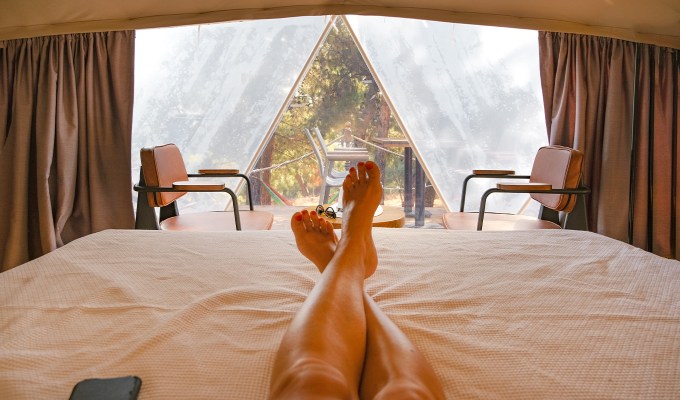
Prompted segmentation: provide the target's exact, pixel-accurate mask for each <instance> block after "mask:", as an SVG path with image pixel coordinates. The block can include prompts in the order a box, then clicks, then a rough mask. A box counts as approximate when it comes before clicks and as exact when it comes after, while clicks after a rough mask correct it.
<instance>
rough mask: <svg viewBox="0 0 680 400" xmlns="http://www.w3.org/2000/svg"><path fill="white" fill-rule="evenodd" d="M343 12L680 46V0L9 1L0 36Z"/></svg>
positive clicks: (0, 23)
mask: <svg viewBox="0 0 680 400" xmlns="http://www.w3.org/2000/svg"><path fill="white" fill-rule="evenodd" d="M342 14H359V15H384V16H394V17H409V18H421V19H431V20H440V21H448V22H461V23H469V24H481V25H495V26H506V27H515V28H526V29H537V30H547V31H556V32H571V33H584V34H590V35H600V36H609V37H616V38H621V39H626V40H631V41H637V42H645V43H652V44H658V45H662V46H669V47H675V48H680V2H678V1H677V0H646V1H639V0H616V1H613V0H573V1H569V2H565V1H562V0H518V1H507V0H477V1H468V0H420V1H417V2H416V1H407V0H391V1H390V0H378V1H367V0H352V1H342V0H336V1H332V0H331V1H327V0H297V1H295V0H292V1H291V0H284V1H280V0H229V1H227V0H204V1H195V2H187V1H185V0H165V1H158V0H120V1H115V2H111V1H107V0H64V1H58V2H57V1H52V0H5V1H3V4H2V13H0V40H1V39H10V38H22V37H31V36H42V35H50V34H63V33H75V32H93V31H107V30H117V29H139V28H151V27H161V26H177V25H189V24H198V23H210V22H218V21H231V20H244V19H261V18H283V17H292V16H302V15H342Z"/></svg>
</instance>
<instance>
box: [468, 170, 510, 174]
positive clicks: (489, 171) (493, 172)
mask: <svg viewBox="0 0 680 400" xmlns="http://www.w3.org/2000/svg"><path fill="white" fill-rule="evenodd" d="M472 174H473V175H515V171H513V170H511V169H473V170H472Z"/></svg>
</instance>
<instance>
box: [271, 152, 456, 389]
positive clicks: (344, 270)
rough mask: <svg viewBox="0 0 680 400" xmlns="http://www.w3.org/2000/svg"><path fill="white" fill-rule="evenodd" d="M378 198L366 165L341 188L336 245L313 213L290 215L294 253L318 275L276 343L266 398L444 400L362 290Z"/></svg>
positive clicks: (427, 370) (373, 173) (371, 256)
mask: <svg viewBox="0 0 680 400" xmlns="http://www.w3.org/2000/svg"><path fill="white" fill-rule="evenodd" d="M381 197H382V187H381V186H380V171H379V169H378V167H377V165H375V164H374V163H372V162H370V161H369V162H367V163H366V164H364V163H360V164H359V165H358V167H357V169H354V168H352V169H351V170H350V174H349V176H348V177H347V179H346V180H345V182H344V184H343V205H344V210H343V220H344V221H343V222H344V223H343V228H342V229H343V231H342V232H343V234H342V237H341V238H340V240H338V239H337V236H336V235H335V233H334V231H333V227H332V225H331V224H330V223H329V222H328V221H325V220H323V219H320V218H319V217H318V216H317V215H316V213H314V212H312V213H311V214H310V213H307V212H305V211H303V212H302V213H296V214H295V215H293V218H292V219H291V227H292V229H293V232H294V234H295V239H296V242H297V246H298V249H299V250H300V252H301V253H302V254H303V255H304V256H306V257H307V258H308V259H310V260H311V261H312V262H313V263H314V264H315V265H316V266H317V268H318V269H319V270H320V271H321V272H322V274H321V279H320V280H319V282H318V283H317V285H316V286H315V287H314V289H313V290H312V292H311V293H310V294H309V296H308V298H307V299H306V300H305V302H304V303H303V305H302V308H301V309H300V311H299V312H298V314H297V315H296V316H295V318H294V319H293V322H292V323H291V325H290V327H289V328H288V331H287V332H286V334H285V335H284V337H283V339H282V341H281V345H280V347H279V351H278V353H277V356H276V359H275V362H274V369H273V372H272V382H271V398H274V399H285V398H295V399H302V398H310V399H324V398H328V399H341V398H342V399H356V398H358V397H360V398H362V399H401V398H404V399H406V398H409V399H430V398H431V399H443V398H444V396H443V394H442V390H441V385H440V384H439V380H438V379H437V377H436V375H435V373H434V371H433V370H432V368H431V367H430V365H429V364H428V363H427V361H426V360H425V359H424V358H423V356H422V354H421V353H420V352H419V351H418V350H417V349H416V348H415V346H413V344H412V343H411V342H410V341H409V340H408V338H407V337H406V336H405V335H404V333H403V332H401V330H399V328H398V327H397V326H396V325H395V324H394V323H393V322H392V321H391V320H390V319H389V318H388V317H387V316H386V315H385V314H384V313H383V312H382V311H381V310H380V309H379V308H378V306H377V304H376V303H375V302H374V301H373V299H372V298H371V297H370V296H368V295H367V294H366V292H365V291H364V285H363V282H364V279H365V278H366V277H368V276H370V275H372V274H373V272H375V269H376V267H377V265H378V259H377V254H376V250H375V246H374V244H373V238H372V236H371V223H372V219H373V213H374V212H375V209H376V208H377V206H378V204H379V203H380V199H381Z"/></svg>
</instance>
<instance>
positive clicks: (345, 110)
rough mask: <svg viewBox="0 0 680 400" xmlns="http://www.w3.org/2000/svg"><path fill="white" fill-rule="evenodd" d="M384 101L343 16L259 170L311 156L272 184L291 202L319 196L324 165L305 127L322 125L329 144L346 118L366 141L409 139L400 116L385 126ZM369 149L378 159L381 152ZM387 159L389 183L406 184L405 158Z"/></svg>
mask: <svg viewBox="0 0 680 400" xmlns="http://www.w3.org/2000/svg"><path fill="white" fill-rule="evenodd" d="M383 101H385V100H384V99H383V98H382V96H381V94H380V93H379V91H378V87H377V85H376V83H375V79H374V78H373V76H372V75H371V72H370V70H369V68H368V66H367V65H366V63H365V62H364V59H363V57H362V55H361V53H360V52H359V49H358V48H357V46H356V44H355V43H354V40H353V39H352V36H351V34H350V33H349V31H348V29H347V27H346V26H344V24H343V23H342V20H341V19H338V20H337V22H336V26H335V28H334V29H332V30H331V32H330V33H329V35H328V37H327V39H326V41H325V43H324V44H323V46H322V47H321V49H320V50H319V53H318V55H317V57H316V59H315V60H314V61H313V64H312V65H311V67H310V69H309V73H308V74H307V76H306V77H305V79H304V81H303V82H302V84H301V85H300V87H299V88H298V90H297V92H296V95H295V99H294V101H293V103H292V105H291V107H290V108H289V109H288V110H287V111H286V113H285V114H284V115H283V118H282V120H281V122H280V124H279V126H278V127H277V130H276V132H275V134H274V136H273V138H272V140H270V142H269V144H268V148H267V149H266V150H265V152H264V154H269V155H270V158H271V162H264V158H266V157H261V159H260V163H259V165H258V167H257V168H267V167H269V166H270V165H278V164H282V163H286V162H289V161H290V160H295V159H298V158H300V157H303V156H304V155H305V154H309V156H308V157H306V158H303V159H301V160H299V161H297V162H293V163H289V164H287V165H285V166H282V167H279V168H275V169H273V170H271V177H269V178H268V179H269V185H270V186H271V187H272V188H274V189H275V190H277V191H278V192H280V193H281V194H283V195H284V196H285V197H286V198H288V199H291V200H293V199H297V198H300V197H317V196H318V190H319V186H320V184H321V177H320V174H319V166H318V163H317V160H316V158H315V157H314V155H313V154H311V153H312V147H311V144H310V143H309V140H308V139H307V136H306V135H305V133H304V129H305V128H307V129H310V130H311V129H312V128H313V127H318V128H319V129H320V130H321V132H322V134H323V135H324V138H325V140H326V142H327V143H330V142H331V141H332V140H334V139H336V138H337V137H339V136H341V131H342V128H343V127H344V126H345V124H346V122H350V123H351V125H352V129H353V133H354V134H355V135H357V136H359V137H363V138H366V140H368V139H369V138H370V137H373V136H376V135H379V131H380V130H383V131H384V132H386V133H387V135H388V136H394V137H403V134H402V132H401V131H400V129H399V127H398V124H397V123H396V121H395V120H394V118H392V117H389V122H388V126H385V127H383V126H381V122H380V118H379V114H380V112H379V111H380V109H381V107H382V106H383V105H382V104H381V102H383ZM388 111H389V110H388ZM382 136H385V135H384V134H383V135H382ZM362 146H363V145H362ZM368 148H369V152H370V153H371V156H372V159H375V158H376V156H377V154H376V150H375V149H373V148H371V147H370V146H369V147H368ZM385 162H386V170H385V171H384V173H385V178H386V179H385V187H395V186H400V187H401V186H403V182H402V181H403V177H402V174H403V172H402V171H403V169H402V168H403V159H402V158H400V157H398V156H394V155H387V156H385ZM264 164H270V165H264ZM337 168H341V166H340V165H338V166H337ZM262 179H263V180H265V181H266V180H267V178H264V177H263V178H262Z"/></svg>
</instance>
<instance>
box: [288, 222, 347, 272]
mask: <svg viewBox="0 0 680 400" xmlns="http://www.w3.org/2000/svg"><path fill="white" fill-rule="evenodd" d="M290 227H291V229H292V230H293V234H294V235H295V243H296V244H297V247H298V250H300V253H302V255H303V256H305V257H307V258H308V259H309V260H310V261H311V262H313V263H314V265H316V267H317V268H318V269H319V271H321V272H323V270H324V269H326V266H327V265H328V263H329V262H330V261H331V258H333V254H335V248H336V247H337V243H338V236H337V235H336V234H335V231H334V230H333V224H332V223H331V222H330V221H327V220H325V219H323V218H319V216H318V215H317V214H316V211H312V212H308V211H307V210H302V211H301V212H296V213H295V214H293V217H292V218H291V219H290Z"/></svg>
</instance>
